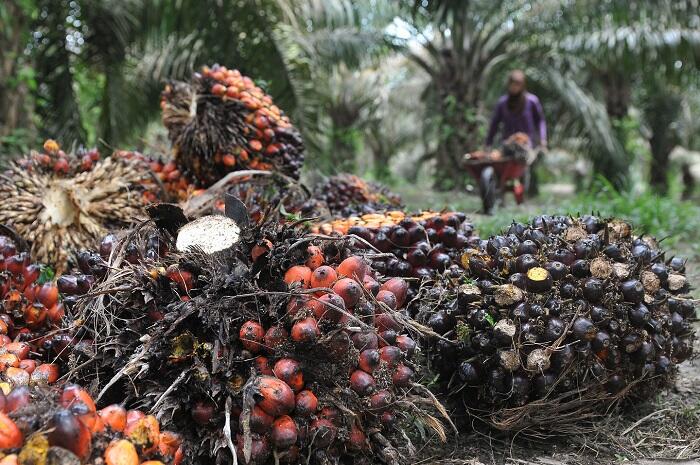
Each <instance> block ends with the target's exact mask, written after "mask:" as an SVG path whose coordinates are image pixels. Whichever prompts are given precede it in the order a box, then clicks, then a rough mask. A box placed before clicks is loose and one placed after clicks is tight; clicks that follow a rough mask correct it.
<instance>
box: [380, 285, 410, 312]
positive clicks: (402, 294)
mask: <svg viewBox="0 0 700 465" xmlns="http://www.w3.org/2000/svg"><path fill="white" fill-rule="evenodd" d="M380 291H389V292H391V293H392V294H394V296H395V297H396V307H397V308H401V307H403V304H404V303H406V295H407V294H408V283H407V282H406V280H404V279H402V278H391V279H390V280H389V281H387V282H385V283H384V284H382V287H381V288H380Z"/></svg>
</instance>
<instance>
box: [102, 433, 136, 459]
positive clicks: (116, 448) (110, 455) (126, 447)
mask: <svg viewBox="0 0 700 465" xmlns="http://www.w3.org/2000/svg"><path fill="white" fill-rule="evenodd" d="M104 459H105V463H106V464H107V465H139V454H138V452H136V447H134V445H133V444H132V443H130V442H129V441H127V440H126V439H120V440H118V441H112V442H111V443H110V444H109V446H107V450H105V456H104Z"/></svg>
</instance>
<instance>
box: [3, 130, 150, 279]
mask: <svg viewBox="0 0 700 465" xmlns="http://www.w3.org/2000/svg"><path fill="white" fill-rule="evenodd" d="M150 176H151V175H150V173H149V170H148V166H147V165H145V164H144V163H142V162H140V161H138V160H128V159H125V158H123V157H116V156H112V157H108V158H105V159H104V160H100V159H99V152H97V150H95V149H93V150H90V151H85V150H78V151H77V152H75V153H70V154H67V153H65V152H64V151H63V150H61V149H60V147H59V145H58V144H57V143H56V142H55V141H53V140H48V141H46V142H45V143H44V151H43V152H42V153H39V152H35V151H33V152H32V153H31V154H30V156H29V157H26V158H23V159H21V160H18V161H15V162H13V163H11V165H10V166H9V168H8V169H7V170H6V171H5V172H4V173H3V175H1V176H0V197H1V198H2V199H3V201H2V203H0V223H4V224H7V225H9V226H11V227H13V228H14V229H15V230H17V232H18V233H19V234H20V235H21V236H22V237H24V238H26V239H27V241H29V242H30V243H31V252H32V256H33V257H34V259H35V260H38V261H40V262H43V263H46V264H49V265H51V266H54V267H55V268H56V269H57V271H59V272H61V271H63V270H65V269H66V267H67V266H68V260H69V258H70V257H71V256H72V254H73V253H74V252H75V251H77V250H80V249H83V248H86V247H89V246H93V245H94V243H95V240H96V239H99V238H101V237H102V236H104V235H105V234H106V233H107V232H108V230H109V229H111V228H122V227H126V226H128V225H129V224H131V223H132V222H134V221H135V220H136V219H137V218H138V217H139V215H141V214H142V213H141V212H142V209H143V206H144V205H146V203H148V202H149V201H150V200H153V199H154V198H155V197H154V195H153V192H151V191H150V190H149V188H148V187H147V186H152V185H153V184H152V180H151V177H150Z"/></svg>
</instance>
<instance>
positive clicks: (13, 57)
mask: <svg viewBox="0 0 700 465" xmlns="http://www.w3.org/2000/svg"><path fill="white" fill-rule="evenodd" d="M0 8H4V9H5V10H6V11H5V14H6V16H7V17H8V18H12V21H11V22H9V24H5V26H7V29H6V30H4V31H3V33H2V34H0V137H2V136H7V135H9V134H11V133H13V132H14V131H15V130H16V129H18V128H24V129H30V130H31V127H32V122H31V121H32V120H31V111H29V110H28V108H27V105H28V102H27V94H28V89H27V86H26V84H25V83H24V82H23V81H21V80H19V79H17V77H18V74H19V71H20V68H21V67H22V66H23V65H24V60H22V52H23V50H24V47H25V46H26V39H27V36H28V35H29V28H28V26H29V18H28V17H27V15H26V14H25V12H24V11H23V9H22V8H21V7H20V6H19V5H18V4H17V2H15V1H8V2H7V3H6V4H5V5H4V6H3V7H0Z"/></svg>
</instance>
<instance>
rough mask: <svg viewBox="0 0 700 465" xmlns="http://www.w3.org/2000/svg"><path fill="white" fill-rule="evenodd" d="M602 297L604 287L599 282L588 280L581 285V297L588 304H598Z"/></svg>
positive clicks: (592, 279)
mask: <svg viewBox="0 0 700 465" xmlns="http://www.w3.org/2000/svg"><path fill="white" fill-rule="evenodd" d="M604 295H605V286H604V284H603V282H602V281H601V280H599V279H596V278H589V279H587V280H586V281H585V282H584V283H583V297H584V298H585V299H586V300H588V301H589V302H591V303H597V302H600V301H601V300H602V299H603V296H604Z"/></svg>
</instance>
